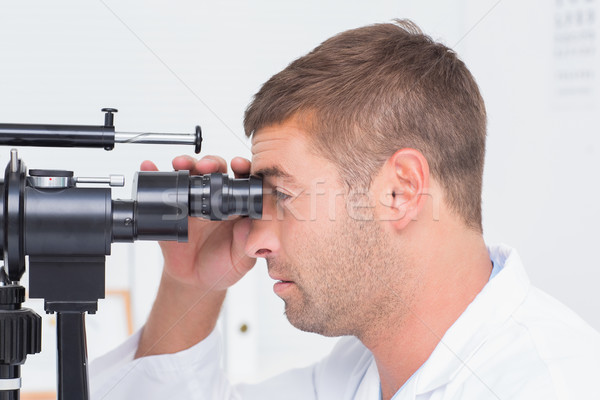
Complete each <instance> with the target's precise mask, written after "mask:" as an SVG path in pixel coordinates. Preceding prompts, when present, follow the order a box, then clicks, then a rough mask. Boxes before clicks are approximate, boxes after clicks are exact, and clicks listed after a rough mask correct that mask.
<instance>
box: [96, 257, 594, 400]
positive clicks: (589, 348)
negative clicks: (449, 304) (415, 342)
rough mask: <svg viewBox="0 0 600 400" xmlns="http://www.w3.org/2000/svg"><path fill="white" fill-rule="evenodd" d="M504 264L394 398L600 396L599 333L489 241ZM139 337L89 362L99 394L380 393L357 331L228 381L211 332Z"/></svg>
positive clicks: (119, 398)
mask: <svg viewBox="0 0 600 400" xmlns="http://www.w3.org/2000/svg"><path fill="white" fill-rule="evenodd" d="M489 250H490V257H491V259H492V260H493V261H494V264H495V265H497V266H498V267H499V268H500V270H499V272H498V273H497V275H496V276H495V277H494V278H493V279H491V280H490V282H488V284H487V285H486V286H485V287H484V289H483V290H482V291H481V293H480V294H479V295H478V296H477V297H476V298H475V299H474V300H473V302H472V303H471V304H470V305H469V307H468V308H467V309H466V310H465V312H464V313H463V314H462V315H461V316H460V317H459V319H458V320H457V321H456V322H455V323H454V324H453V325H452V326H451V327H450V329H448V331H447V332H446V334H445V335H444V337H443V338H442V340H441V341H440V343H439V344H438V346H437V347H436V348H435V350H434V351H433V353H432V354H431V356H430V357H429V359H428V360H427V361H426V362H425V363H424V364H423V365H422V366H421V368H419V370H418V371H417V372H415V374H414V375H413V376H412V377H411V378H410V379H409V381H408V382H406V384H405V385H404V386H403V387H402V388H401V389H400V391H399V392H398V393H396V395H395V396H394V400H408V399H411V400H412V399H415V400H425V399H428V400H442V399H443V400H446V399H452V400H457V399H468V400H486V399H490V400H536V399H540V400H542V399H543V400H551V399H569V400H570V399H582V400H584V399H585V400H593V399H595V400H600V385H599V384H598V381H597V380H598V379H600V334H598V332H596V331H595V330H593V329H592V328H591V327H589V326H588V325H587V324H586V323H585V322H584V321H583V320H581V319H580V318H579V317H578V316H577V315H575V314H574V313H573V312H572V311H571V310H569V309H568V308H567V307H565V306H564V305H562V304H560V303H559V302H558V301H556V300H555V299H553V298H552V297H550V296H548V295H547V294H545V293H544V292H542V291H540V290H538V289H536V288H534V287H532V286H531V284H530V282H529V279H528V278H527V275H526V273H525V270H524V269H523V266H522V264H521V261H520V259H519V256H518V255H517V253H516V252H515V251H514V250H512V249H510V248H508V247H506V246H495V247H490V248H489ZM138 340H139V332H138V334H136V335H134V336H132V337H131V338H129V339H128V340H127V341H126V342H125V343H124V344H122V345H121V346H120V347H118V348H117V349H115V350H113V351H112V352H110V353H108V354H106V355H104V356H103V357H101V358H99V359H98V360H96V361H95V362H93V363H92V365H91V368H90V376H91V391H92V400H100V399H111V400H126V399H127V400H129V399H145V400H152V399H157V400H158V399H161V400H162V399H182V400H183V399H209V400H213V399H214V400H234V399H236V400H237V399H239V400H317V399H318V400H350V399H352V400H378V399H380V386H379V376H378V372H377V367H376V365H375V362H374V359H373V355H372V354H371V353H370V352H369V351H368V350H367V349H366V348H365V347H364V346H363V345H362V344H361V342H360V341H358V340H357V339H355V338H352V337H347V338H343V339H341V340H340V341H339V342H338V344H337V345H336V347H335V348H334V350H333V351H332V353H331V354H330V355H329V356H328V357H326V358H325V359H323V360H322V361H321V362H319V363H317V364H315V365H313V366H311V367H307V368H303V369H297V370H292V371H288V372H285V373H283V374H282V375H280V376H278V377H276V378H273V379H270V380H268V381H266V382H263V383H260V384H256V385H237V386H231V385H230V384H229V383H228V381H227V377H226V376H225V375H224V373H223V371H222V370H221V368H220V360H221V357H222V354H221V346H220V337H219V333H218V332H216V331H215V332H213V333H211V335H210V336H209V337H207V338H206V339H205V340H203V341H202V342H200V343H198V344H197V345H195V346H193V347H191V348H189V349H187V350H184V351H181V352H179V353H176V354H168V355H160V356H151V357H145V358H141V359H137V360H133V355H134V353H135V351H136V348H137V343H138Z"/></svg>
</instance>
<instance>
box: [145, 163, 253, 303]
mask: <svg viewBox="0 0 600 400" xmlns="http://www.w3.org/2000/svg"><path fill="white" fill-rule="evenodd" d="M173 168H175V170H189V171H190V174H191V175H204V174H210V173H213V172H221V173H227V163H226V162H225V160H224V159H222V158H221V157H218V156H205V157H204V158H202V159H201V160H198V161H197V160H196V159H194V158H192V157H190V156H180V157H177V158H175V159H174V160H173ZM141 169H142V170H143V171H156V170H157V168H156V166H155V165H154V164H153V163H152V162H150V161H144V162H143V163H142V166H141ZM231 169H232V170H233V172H234V174H235V177H236V178H245V177H248V175H249V173H250V161H248V160H246V159H244V158H241V157H236V158H234V159H233V160H232V161H231ZM249 230H250V220H249V219H248V218H241V217H235V218H233V219H229V220H227V221H209V220H205V219H201V218H189V221H188V233H189V239H188V243H177V242H160V246H161V248H162V252H163V255H164V258H165V273H166V274H168V275H169V277H170V278H172V279H173V280H175V281H177V282H181V283H183V284H185V285H192V286H195V287H197V288H198V289H200V290H202V291H219V290H224V289H227V288H228V287H229V286H231V285H233V284H234V283H235V282H237V281H238V280H240V278H241V277H242V276H244V275H245V274H246V272H248V271H249V270H250V269H251V268H252V267H253V266H254V264H255V262H256V259H255V258H250V257H247V256H246V255H245V254H244V245H245V244H246V238H247V237H248V232H249Z"/></svg>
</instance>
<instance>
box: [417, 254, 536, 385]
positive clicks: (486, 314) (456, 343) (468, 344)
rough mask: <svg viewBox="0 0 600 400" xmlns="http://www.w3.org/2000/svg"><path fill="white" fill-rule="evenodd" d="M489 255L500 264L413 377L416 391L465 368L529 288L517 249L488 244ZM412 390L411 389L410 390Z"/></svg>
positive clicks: (448, 377) (443, 383) (440, 382)
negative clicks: (492, 276)
mask: <svg viewBox="0 0 600 400" xmlns="http://www.w3.org/2000/svg"><path fill="white" fill-rule="evenodd" d="M488 251H489V253H490V258H491V259H492V261H493V262H494V264H496V265H499V266H500V267H501V270H500V272H499V273H498V274H497V275H496V276H495V277H494V278H493V279H492V280H491V281H489V282H488V283H487V284H486V285H485V287H484V288H483V289H482V290H481V292H480V293H479V294H478V295H477V296H476V297H475V299H474V300H473V302H472V303H471V304H470V305H469V306H468V307H467V309H466V310H465V311H464V312H463V314H462V315H461V316H460V317H459V318H458V319H457V320H456V321H455V322H454V324H453V325H452V326H451V327H450V328H449V329H448V331H446V333H445V334H444V336H443V337H442V339H441V341H440V342H439V343H438V345H437V346H436V348H435V349H434V351H433V353H431V356H430V357H429V359H428V360H427V361H426V362H425V364H423V365H422V367H421V369H420V371H419V373H418V374H417V376H415V377H414V378H417V379H415V380H414V383H415V385H414V386H413V385H410V386H413V388H410V389H409V388H406V389H408V390H409V391H412V390H415V392H416V394H423V393H427V392H430V391H432V390H434V389H436V388H439V387H441V386H443V385H446V384H447V383H448V382H450V381H451V380H452V379H453V378H454V377H455V376H456V375H457V374H458V372H459V371H461V370H462V369H463V368H469V360H470V358H471V357H472V356H473V354H474V353H475V352H476V351H477V349H478V348H479V347H480V346H482V345H483V344H484V343H485V342H486V340H487V338H488V337H489V336H490V334H492V333H493V332H494V331H496V330H497V329H499V328H500V326H502V324H504V322H505V321H506V320H507V319H508V318H510V316H511V315H512V314H513V313H514V312H515V310H516V309H517V308H518V307H519V305H520V304H521V303H522V302H523V301H524V300H525V297H526V295H527V292H528V291H529V288H530V286H531V285H530V282H529V278H528V277H527V274H526V273H525V270H524V268H523V265H522V263H521V260H520V258H519V256H518V254H517V252H516V251H515V250H513V249H511V248H510V247H508V246H505V245H497V246H488ZM411 389H412V390H411Z"/></svg>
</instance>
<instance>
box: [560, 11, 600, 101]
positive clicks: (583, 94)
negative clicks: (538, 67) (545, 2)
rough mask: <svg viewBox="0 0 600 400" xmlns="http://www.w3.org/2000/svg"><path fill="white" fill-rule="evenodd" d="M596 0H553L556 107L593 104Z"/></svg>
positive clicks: (598, 18)
mask: <svg viewBox="0 0 600 400" xmlns="http://www.w3.org/2000/svg"><path fill="white" fill-rule="evenodd" d="M599 5H600V1H598V0H555V5H554V6H555V10H554V38H553V45H554V52H553V53H554V54H553V59H554V94H555V95H554V99H555V102H556V106H557V108H567V109H578V108H591V107H594V106H595V105H597V96H598V93H597V91H598V72H599V71H598V68H599V67H600V65H599V64H598V53H599V51H598V50H599V43H600V38H599V37H598V35H599V34H600V29H599V21H600V10H599Z"/></svg>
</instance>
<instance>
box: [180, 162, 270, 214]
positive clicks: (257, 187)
mask: <svg viewBox="0 0 600 400" xmlns="http://www.w3.org/2000/svg"><path fill="white" fill-rule="evenodd" d="M190 179H191V183H190V216H192V217H201V218H205V219H210V220H213V221H222V220H226V219H227V218H228V217H229V216H231V215H241V216H248V217H250V218H253V219H259V218H261V216H262V180H261V179H260V178H257V177H255V176H251V177H250V178H247V179H231V178H229V177H228V176H227V175H225V174H220V173H213V174H210V175H201V176H192V177H191V178H190Z"/></svg>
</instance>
